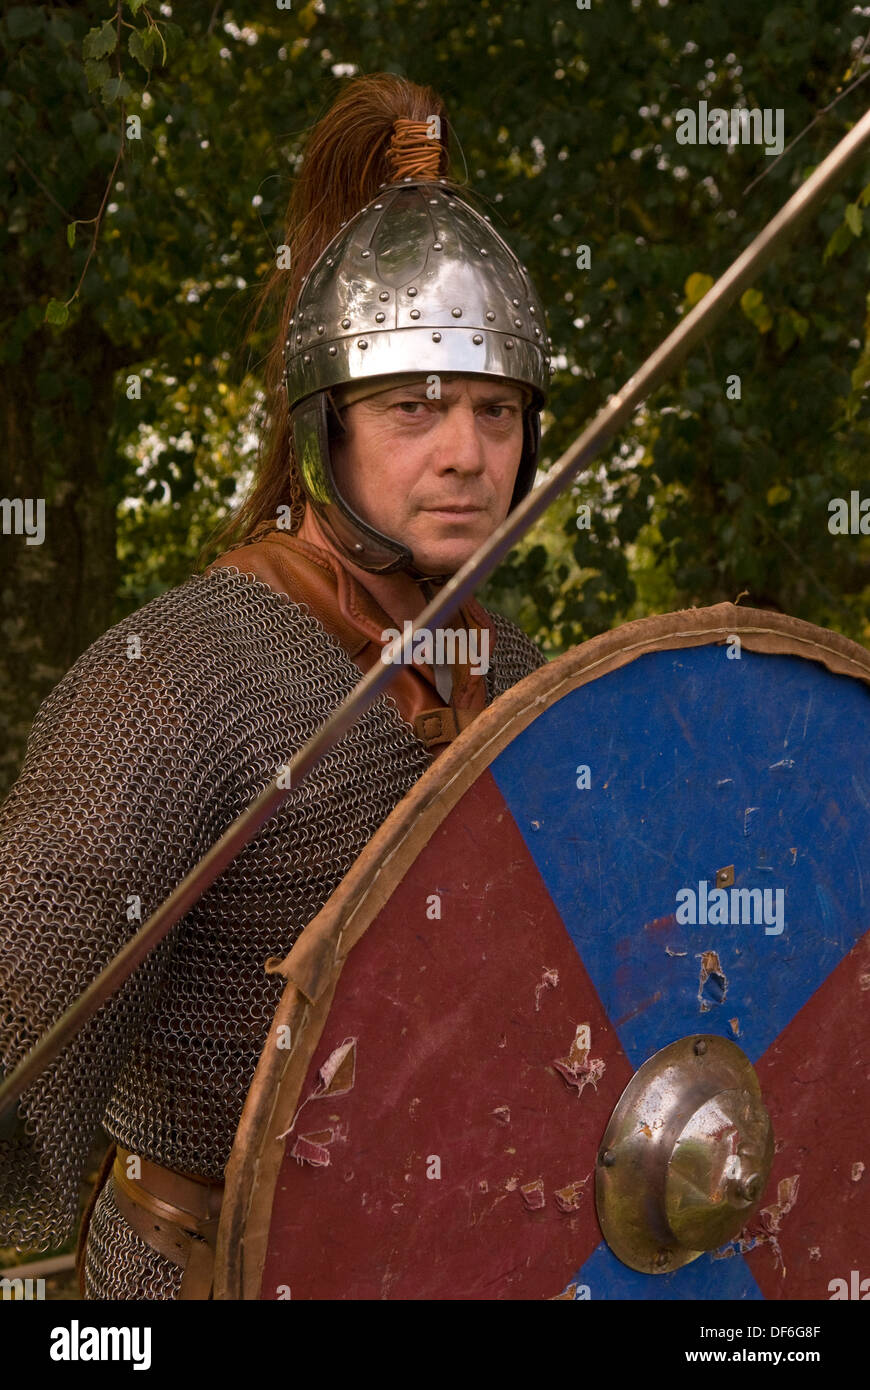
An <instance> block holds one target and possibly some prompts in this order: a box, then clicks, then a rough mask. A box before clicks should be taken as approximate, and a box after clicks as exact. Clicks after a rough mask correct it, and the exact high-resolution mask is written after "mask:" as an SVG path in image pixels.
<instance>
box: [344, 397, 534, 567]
mask: <svg viewBox="0 0 870 1390" xmlns="http://www.w3.org/2000/svg"><path fill="white" fill-rule="evenodd" d="M426 391H427V385H426V379H425V378H421V380H420V383H419V385H413V386H400V387H397V388H396V389H395V390H392V391H385V392H383V393H381V394H378V395H376V396H370V397H368V398H367V399H366V400H362V401H357V402H356V403H355V404H354V405H351V406H348V407H347V408H346V409H345V410H344V411H343V412H342V419H343V421H344V424H345V427H346V431H347V432H346V434H344V435H342V436H341V437H340V438H338V439H336V440H334V441H333V443H332V444H331V456H332V461H333V469H334V471H335V476H336V480H337V482H338V486H339V488H340V489H341V492H342V495H343V496H344V497H345V498H346V500H347V501H348V502H349V503H350V505H351V506H352V507H353V508H354V510H355V511H356V512H357V513H358V514H359V515H360V516H361V517H362V518H363V520H364V521H368V522H369V523H370V525H372V526H374V527H376V528H377V529H378V530H379V531H383V532H384V533H385V534H386V535H388V536H392V537H394V538H395V539H396V540H400V541H402V542H403V543H404V544H405V545H407V546H408V547H409V549H410V550H411V551H412V553H413V556H414V561H415V564H416V565H417V567H418V568H419V569H421V570H424V571H427V572H428V573H430V574H454V573H455V572H456V570H458V569H459V568H460V567H461V566H462V565H463V564H464V563H465V561H466V560H467V559H468V558H469V556H471V555H472V554H473V553H474V551H475V550H477V549H478V547H479V546H480V545H481V544H482V542H483V541H485V540H486V539H487V538H488V537H489V536H491V535H492V533H493V531H494V530H495V529H496V527H497V526H498V525H499V524H500V522H502V521H503V520H504V518H505V517H506V516H507V514H508V509H509V507H510V502H511V496H512V495H513V490H514V483H515V481H516V476H517V469H518V468H519V463H520V457H521V455H522V448H523V421H522V406H523V396H522V392H521V390H520V388H519V387H518V386H513V385H510V384H509V383H507V382H502V381H481V380H476V379H475V378H472V377H453V378H447V377H442V378H441V398H440V400H429V399H428V397H427V394H426Z"/></svg>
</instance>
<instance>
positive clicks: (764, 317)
mask: <svg viewBox="0 0 870 1390" xmlns="http://www.w3.org/2000/svg"><path fill="white" fill-rule="evenodd" d="M740 308H741V309H742V310H743V312H744V314H745V315H746V317H747V318H748V319H749V322H750V323H754V324H755V327H756V328H757V329H758V331H759V333H769V332H770V330H771V328H772V327H773V315H772V314H771V312H770V310H769V308H768V307H767V305H766V304H765V302H764V295H763V294H762V293H761V290H746V291H745V293H744V294H742V295H741V296H740Z"/></svg>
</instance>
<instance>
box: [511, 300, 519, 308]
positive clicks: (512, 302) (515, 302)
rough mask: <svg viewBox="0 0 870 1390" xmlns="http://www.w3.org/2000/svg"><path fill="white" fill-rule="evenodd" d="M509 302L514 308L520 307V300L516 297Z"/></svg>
mask: <svg viewBox="0 0 870 1390" xmlns="http://www.w3.org/2000/svg"><path fill="white" fill-rule="evenodd" d="M511 304H513V305H514V307H515V308H516V309H518V308H519V307H520V301H519V300H518V299H512V300H511Z"/></svg>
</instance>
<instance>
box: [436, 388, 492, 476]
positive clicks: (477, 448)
mask: <svg viewBox="0 0 870 1390" xmlns="http://www.w3.org/2000/svg"><path fill="white" fill-rule="evenodd" d="M437 446H438V454H437V457H438V464H439V466H440V467H441V468H442V469H445V470H447V469H451V468H452V469H455V470H456V471H457V472H460V473H480V472H482V471H483V468H484V465H485V457H484V449H483V440H482V439H481V437H480V431H479V430H478V427H477V416H476V414H475V412H474V409H473V407H472V406H470V405H467V404H463V403H458V402H457V404H455V405H451V406H449V407H448V408H447V409H446V410H445V411H444V413H443V415H442V417H441V427H440V429H439V430H438V435H437Z"/></svg>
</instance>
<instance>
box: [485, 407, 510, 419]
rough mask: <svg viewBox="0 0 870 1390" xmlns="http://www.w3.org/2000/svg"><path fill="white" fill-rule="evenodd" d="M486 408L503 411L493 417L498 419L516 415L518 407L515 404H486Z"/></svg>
mask: <svg viewBox="0 0 870 1390" xmlns="http://www.w3.org/2000/svg"><path fill="white" fill-rule="evenodd" d="M484 409H485V410H498V411H500V412H501V414H500V415H495V416H493V417H492V418H493V419H496V420H507V419H508V418H509V417H510V416H511V415H515V414H516V407H515V406H512V405H488V406H485V407H484Z"/></svg>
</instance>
